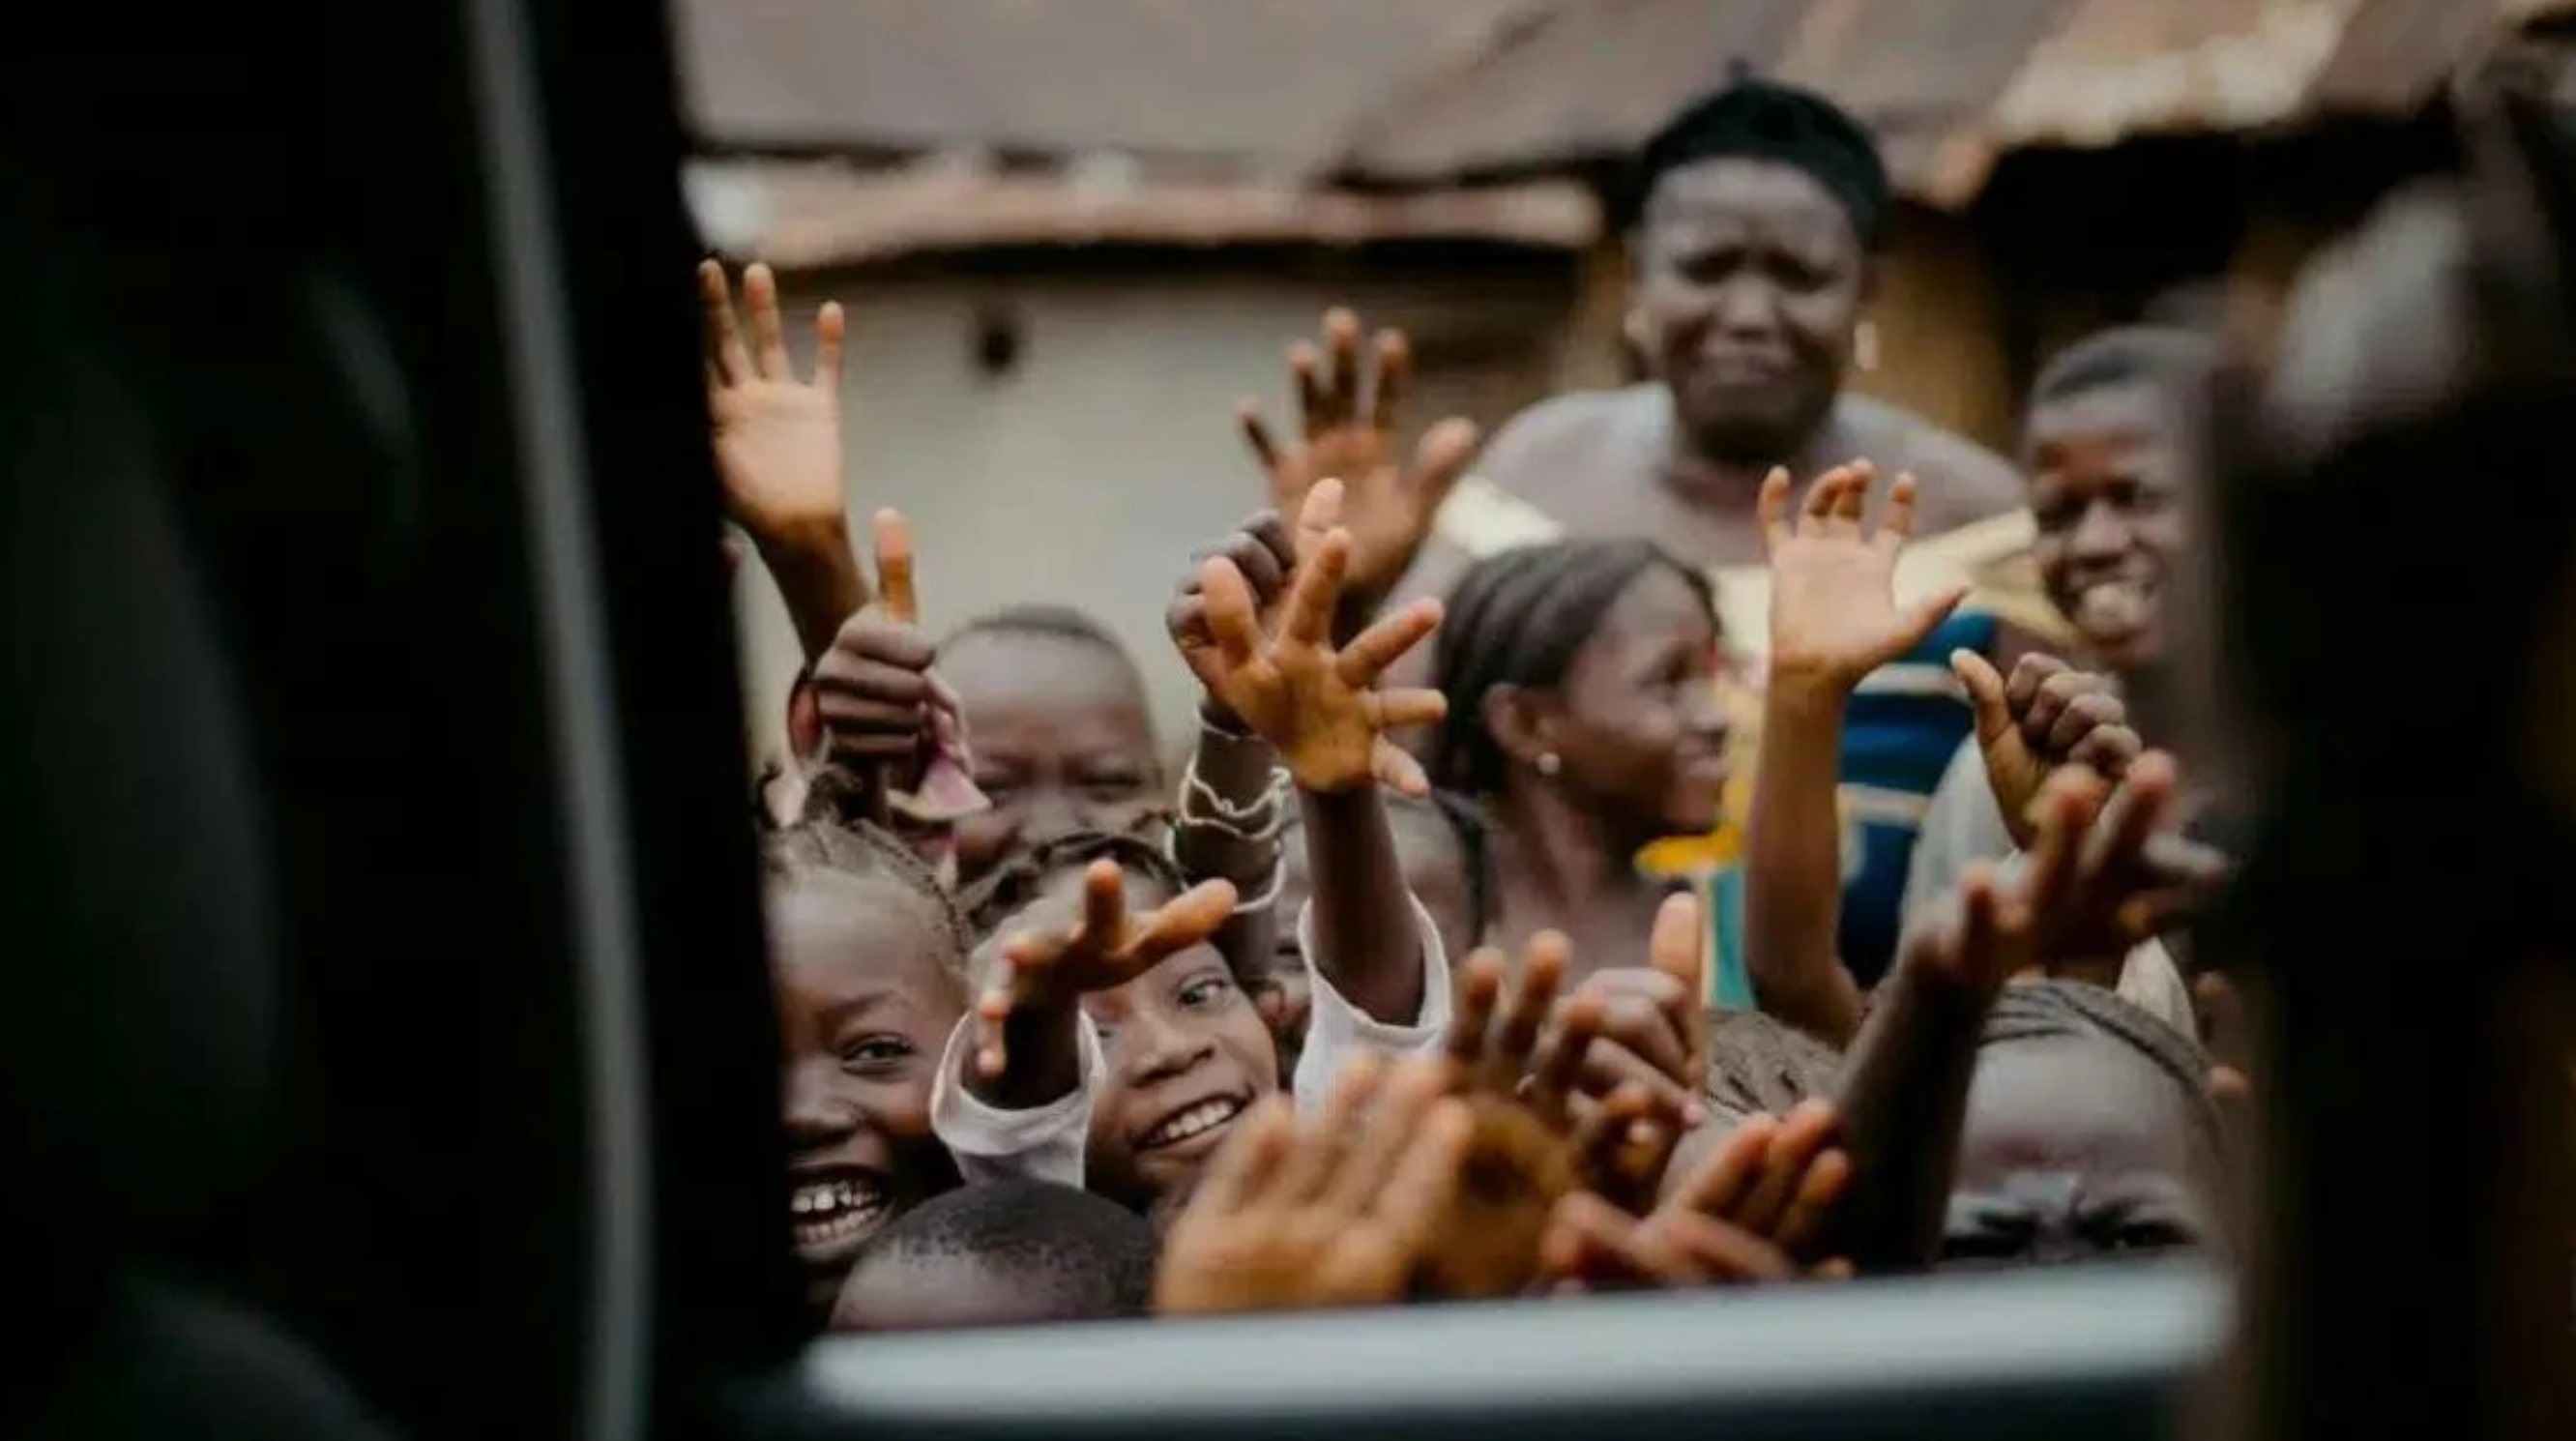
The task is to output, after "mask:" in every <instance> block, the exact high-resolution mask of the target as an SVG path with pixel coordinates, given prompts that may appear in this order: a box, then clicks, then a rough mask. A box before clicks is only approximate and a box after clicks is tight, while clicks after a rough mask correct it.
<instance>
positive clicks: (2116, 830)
mask: <svg viewBox="0 0 2576 1441" xmlns="http://www.w3.org/2000/svg"><path fill="white" fill-rule="evenodd" d="M2177 785H2178V777H2177V776H2176V774H2175V772H2174V764H2173V758H2172V757H2171V756H2168V755H2166V754H2165V753H2164V752H2162V751H2149V752H2147V753H2146V754H2144V755H2142V756H2139V757H2138V758H2137V760H2135V761H2134V762H2132V763H2131V764H2130V766H2129V775H2128V779H2127V781H2126V782H2125V783H2123V784H2122V785H2121V787H2120V789H2119V791H2118V792H2117V793H2116V794H2114V795H2113V796H2112V797H2111V798H2110V801H2109V802H2108V803H2107V804H2105V805H2104V806H2103V808H2102V812H2103V813H2102V817H2101V824H2100V825H2099V826H2097V827H2096V828H2095V829H2094V832H2093V834H2092V835H2091V837H2089V839H2088V841H2087V844H2086V845H2085V848H2084V850H2085V854H2084V872H2085V874H2087V875H2089V876H2103V877H2108V876H2111V875H2114V874H2119V873H2133V872H2135V871H2136V870H2137V869H2138V868H2139V866H2140V863H2141V861H2142V859H2143V857H2144V856H2145V854H2146V849H2147V842H2148V840H2149V839H2150V838H2151V837H2153V836H2154V835H2155V833H2156V830H2157V828H2158V827H2160V826H2162V825H2163V824H2164V819H2165V816H2166V814H2167V813H2168V812H2170V811H2171V810H2172V809H2173V802H2174V792H2175V790H2176V788H2177Z"/></svg>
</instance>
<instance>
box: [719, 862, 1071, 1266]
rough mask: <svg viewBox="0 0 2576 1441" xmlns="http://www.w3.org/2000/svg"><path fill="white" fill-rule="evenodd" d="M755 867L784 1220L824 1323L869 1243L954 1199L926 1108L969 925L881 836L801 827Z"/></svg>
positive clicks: (957, 993) (962, 998)
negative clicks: (764, 887)
mask: <svg viewBox="0 0 2576 1441" xmlns="http://www.w3.org/2000/svg"><path fill="white" fill-rule="evenodd" d="M764 851H765V859H766V862H767V869H768V873H769V885H768V890H769V896H768V901H769V924H770V935H771V961H770V965H771V971H772V980H773V982H774V984H775V987H776V990H777V995H778V1009H779V1022H780V1047H781V1050H782V1052H783V1056H784V1061H785V1066H786V1077H785V1090H786V1100H785V1104H786V1125H787V1131H788V1137H789V1142H790V1145H791V1148H792V1160H791V1165H790V1174H791V1175H792V1176H793V1178H794V1183H795V1184H794V1189H793V1191H792V1194H791V1197H790V1201H789V1210H790V1220H791V1222H792V1224H793V1227H794V1237H795V1249H796V1256H797V1261H798V1263H799V1264H800V1266H802V1268H803V1269H804V1272H805V1277H806V1295H807V1298H808V1300H809V1301H811V1302H812V1304H813V1305H814V1306H816V1307H817V1308H818V1309H820V1308H823V1307H828V1306H830V1305H831V1304H832V1298H833V1297H834V1296H835V1295H837V1294H838V1293H839V1291H840V1286H841V1280H842V1277H843V1275H844V1274H845V1273H846V1272H847V1271H848V1269H849V1265H850V1261H851V1259H852V1258H853V1257H855V1256H856V1255H857V1254H858V1252H859V1248H860V1247H861V1246H862V1245H864V1244H865V1243H866V1241H867V1239H868V1237H869V1236H870V1235H872V1234H874V1233H875V1232H876V1231H877V1230H879V1229H880V1228H882V1227H883V1226H884V1225H885V1224H886V1223H887V1222H888V1221H890V1220H892V1219H893V1218H894V1217H896V1216H898V1215H900V1214H902V1213H903V1212H904V1211H906V1210H909V1209H910V1208H912V1207H913V1206H915V1205H917V1204H919V1203H920V1202H922V1201H923V1200H925V1199H927V1198H929V1197H931V1196H934V1195H937V1194H938V1193H940V1192H942V1191H945V1190H948V1189H950V1188H952V1187H954V1186H955V1185H956V1184H957V1183H958V1180H959V1171H958V1167H957V1163H956V1161H955V1160H954V1159H952V1158H951V1157H950V1155H949V1153H948V1151H947V1148H946V1147H944V1146H942V1145H941V1144H940V1143H939V1138H938V1136H937V1134H936V1133H935V1132H934V1131H933V1130H932V1128H931V1123H930V1114H931V1107H930V1098H931V1090H932V1078H933V1074H934V1067H935V1066H936V1064H937V1060H938V1057H939V1054H940V1048H941V1047H942V1046H943V1045H944V1044H945V1043H946V1042H947V1040H948V1037H949V1033H950V1032H951V1031H953V1030H954V1029H955V1028H956V1026H957V1021H958V1018H959V1017H960V1016H961V1015H963V1014H964V1013H965V1009H966V984H965V961H966V948H967V934H966V925H965V921H964V919H963V918H962V917H961V916H960V915H959V914H958V911H957V908H956V905H955V903H954V902H952V901H951V900H950V899H949V898H948V896H947V893H946V892H944V891H943V890H941V889H940V887H939V885H938V883H937V881H936V880H935V879H934V878H933V876H932V875H931V872H930V870H929V868H928V867H927V866H926V865H924V864H923V863H922V862H921V861H920V860H919V859H918V858H917V857H915V856H914V855H913V854H912V852H911V851H910V850H908V849H907V848H905V846H904V845H903V844H902V843H901V842H900V841H897V840H895V839H894V838H893V837H891V836H888V835H885V834H884V833H882V832H878V831H874V830H864V829H863V830H844V829H841V828H840V827H837V826H833V825H830V824H827V823H822V822H816V821H807V822H803V823H800V824H798V825H796V826H794V827H791V828H789V829H786V830H781V831H777V832H773V833H771V834H770V835H769V836H768V837H767V838H766V841H765V846H764ZM1027 1169H1031V1170H1034V1169H1036V1163H1035V1162H1032V1163H1031V1165H1030V1166H1029V1167H1028V1168H1027Z"/></svg>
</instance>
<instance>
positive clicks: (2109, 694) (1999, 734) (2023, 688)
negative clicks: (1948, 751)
mask: <svg viewBox="0 0 2576 1441" xmlns="http://www.w3.org/2000/svg"><path fill="white" fill-rule="evenodd" d="M1950 670H1951V673H1952V674H1954V675H1956V676H1958V678H1959V683H1960V684H1961V685H1963V686H1965V687H1966V688H1967V691H1968V703H1969V705H1970V706H1971V707H1972V708H1973V709H1974V710H1975V712H1976V727H1977V749H1978V751H1979V752H1980V753H1981V754H1982V755H1983V756H1984V758H1985V763H1986V781H1987V784H1988V785H1989V786H1990V787H1992V789H1993V791H1994V796H1995V805H1996V806H1997V807H1998V808H1999V809H2000V810H2001V811H2002V812H2003V817H2004V825H2005V828H2006V829H2007V830H2009V831H2010V832H2011V834H2012V838H2013V844H2014V845H2016V846H2022V847H2028V846H2029V845H2030V844H2031V843H2032V841H2033V840H2034V839H2035V838H2036V836H2037V829H2036V825H2035V823H2034V821H2033V820H2032V817H2031V814H2030V808H2031V804H2032V802H2033V801H2035V800H2037V799H2038V797H2039V787H2040V783H2041V782H2043V781H2045V780H2047V779H2048V776H2049V773H2050V772H2052V771H2054V770H2056V769H2057V768H2058V767H2059V766H2062V765H2080V766H2083V767H2085V768H2086V769H2088V770H2090V771H2092V772H2093V773H2094V774H2096V775H2099V776H2101V777H2103V778H2104V779H2106V780H2111V781H2117V780H2119V779H2120V778H2121V777H2122V776H2123V775H2126V774H2127V773H2128V769H2129V763H2130V762H2131V761H2134V760H2136V759H2137V758H2138V754H2139V753H2140V752H2141V751H2143V750H2145V749H2146V745H2145V743H2144V742H2143V741H2141V740H2140V739H2139V738H2138V733H2137V732H2136V731H2134V730H2132V729H2130V728H2129V724H2128V718H2129V717H2128V708H2127V707H2125V706H2123V705H2122V704H2121V703H2120V698H2119V697H2118V696H2117V695H2116V694H2114V693H2113V691H2112V686H2111V682H2110V680H2109V678H2107V677H2105V676H2100V675H2096V674H2094V673H2093V672H2091V671H2082V670H2077V669H2075V668H2074V667H2073V666H2070V665H2068V664H2067V663H2066V662H2064V661H2062V660H2059V659H2058V658H2056V657H2055V656H2048V655H2025V656H2023V657H2022V658H2021V659H2020V660H2019V661H2017V662H2015V663H2014V665H2013V670H2012V676H2011V678H2010V679H2006V678H2005V677H2004V676H2003V675H2002V674H2001V673H2000V672H1998V671H1997V670H1996V669H1995V667H1994V664H1993V662H1991V661H1988V660H1987V659H1986V658H1985V657H1984V656H1981V655H1979V654H1977V653H1976V652H1975V651H1972V650H1959V651H1952V652H1951V653H1950Z"/></svg>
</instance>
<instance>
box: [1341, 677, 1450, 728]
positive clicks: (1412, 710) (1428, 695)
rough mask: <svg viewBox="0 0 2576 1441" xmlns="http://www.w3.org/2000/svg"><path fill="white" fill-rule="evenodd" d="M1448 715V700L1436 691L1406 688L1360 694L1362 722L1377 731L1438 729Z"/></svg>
mask: <svg viewBox="0 0 2576 1441" xmlns="http://www.w3.org/2000/svg"><path fill="white" fill-rule="evenodd" d="M1448 714H1449V697H1447V696H1445V695H1442V694H1441V693H1440V692H1438V691H1436V690H1428V689H1415V688H1412V687H1407V688H1405V689H1402V690H1389V691H1362V692H1360V719H1362V720H1364V721H1366V722H1368V726H1369V729H1371V730H1374V731H1392V730H1405V729H1409V728H1410V727H1413V726H1428V725H1438V724H1440V721H1441V719H1442V718H1443V717H1445V716H1447V715H1448Z"/></svg>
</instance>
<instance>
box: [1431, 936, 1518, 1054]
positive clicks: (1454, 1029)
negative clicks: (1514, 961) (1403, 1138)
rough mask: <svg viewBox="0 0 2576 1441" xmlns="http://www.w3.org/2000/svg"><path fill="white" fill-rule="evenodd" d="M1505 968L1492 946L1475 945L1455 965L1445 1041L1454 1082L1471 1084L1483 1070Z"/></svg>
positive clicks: (1502, 960) (1506, 967) (1499, 1000)
mask: <svg viewBox="0 0 2576 1441" xmlns="http://www.w3.org/2000/svg"><path fill="white" fill-rule="evenodd" d="M1509 970H1510V965H1509V963H1508V962H1506V961H1505V960H1504V959H1503V953H1502V952H1501V951H1499V950H1497V949H1495V948H1494V947H1492V946H1481V947H1479V948H1477V949H1476V950H1475V951H1474V952H1473V953H1471V954H1470V955H1469V956H1468V957H1467V963H1466V964H1465V965H1463V966H1460V967H1459V968H1458V980H1457V995H1456V997H1455V998H1454V1000H1453V1002H1452V1004H1451V1006H1450V1012H1449V1034H1448V1039H1447V1041H1446V1043H1445V1049H1446V1050H1447V1052H1448V1056H1449V1064H1450V1067H1451V1069H1452V1070H1453V1071H1454V1072H1455V1076H1456V1083H1457V1084H1460V1085H1471V1084H1474V1082H1475V1081H1476V1080H1477V1079H1478V1078H1479V1077H1480V1076H1481V1074H1482V1072H1483V1069H1484V1065H1485V1048H1486V1041H1487V1036H1488V1033H1489V1032H1491V1031H1492V1029H1493V1024H1494V1011H1495V1009H1496V1008H1497V1007H1499V1006H1500V1005H1501V1003H1502V995H1503V978H1504V975H1505V974H1506V973H1507V972H1508V971H1509Z"/></svg>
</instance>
